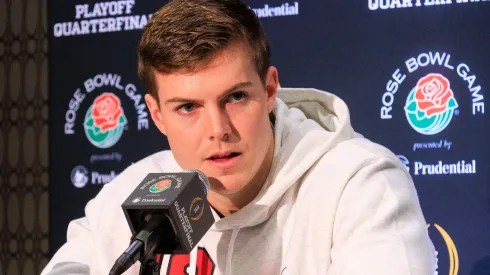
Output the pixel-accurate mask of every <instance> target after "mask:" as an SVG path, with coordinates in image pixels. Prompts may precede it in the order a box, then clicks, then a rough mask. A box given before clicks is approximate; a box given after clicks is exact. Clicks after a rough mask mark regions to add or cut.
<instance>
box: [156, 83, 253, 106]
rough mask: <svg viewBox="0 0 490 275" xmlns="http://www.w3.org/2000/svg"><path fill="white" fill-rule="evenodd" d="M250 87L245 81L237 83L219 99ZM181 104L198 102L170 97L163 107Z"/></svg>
mask: <svg viewBox="0 0 490 275" xmlns="http://www.w3.org/2000/svg"><path fill="white" fill-rule="evenodd" d="M251 85H252V82H251V81H245V82H240V83H237V84H235V85H233V86H232V87H230V88H228V89H226V90H225V91H224V92H223V93H222V95H221V96H220V97H223V96H225V95H227V94H229V93H230V92H232V91H234V90H238V89H241V88H245V87H248V86H251ZM182 102H185V103H197V102H199V101H198V100H194V99H189V98H184V97H172V98H170V99H168V100H166V101H165V105H167V104H170V103H182Z"/></svg>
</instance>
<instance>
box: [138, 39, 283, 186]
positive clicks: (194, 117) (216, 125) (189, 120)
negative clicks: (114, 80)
mask: <svg viewBox="0 0 490 275" xmlns="http://www.w3.org/2000/svg"><path fill="white" fill-rule="evenodd" d="M155 82H156V84H157V87H158V95H159V102H158V103H157V102H156V101H155V100H154V99H153V97H151V96H149V95H147V97H146V100H147V104H148V106H149V108H150V112H151V114H152V118H153V120H154V122H155V124H156V126H157V127H158V128H159V129H160V131H161V132H162V133H163V134H165V135H166V136H167V138H168V141H169V145H170V148H171V150H172V152H173V154H174V156H175V159H176V160H177V162H178V164H179V165H180V166H181V167H182V168H183V169H191V168H192V169H198V170H201V171H202V172H204V174H206V175H207V176H208V177H209V178H210V179H211V189H212V190H213V191H215V192H218V193H221V194H225V195H226V194H233V193H236V192H238V191H240V190H241V189H242V188H243V187H245V186H246V184H247V183H249V181H250V180H251V179H252V178H253V177H254V176H255V175H256V174H257V172H258V171H259V170H260V168H261V167H263V166H264V165H267V164H266V163H264V162H265V161H264V160H265V159H266V154H267V153H268V152H269V155H270V150H273V148H271V141H272V139H273V137H272V130H271V125H270V121H269V116H268V114H269V112H271V111H272V109H273V107H274V100H275V97H276V91H277V86H278V77H277V70H276V69H275V68H274V67H271V68H270V69H269V71H268V74H267V77H266V85H265V87H264V85H263V83H262V82H261V80H260V77H259V75H258V73H257V71H256V70H255V67H254V66H253V63H252V59H251V57H250V54H249V51H247V50H246V48H245V47H243V46H242V45H240V44H234V45H232V46H230V47H228V48H227V49H226V50H225V51H223V52H221V53H220V54H219V55H218V56H216V58H215V59H214V60H213V61H212V62H211V63H210V64H208V65H207V66H206V67H203V68H202V69H200V70H198V71H197V72H193V73H186V72H182V73H172V74H169V75H165V74H160V73H158V72H156V74H155ZM272 144H273V143H272ZM267 161H270V160H267Z"/></svg>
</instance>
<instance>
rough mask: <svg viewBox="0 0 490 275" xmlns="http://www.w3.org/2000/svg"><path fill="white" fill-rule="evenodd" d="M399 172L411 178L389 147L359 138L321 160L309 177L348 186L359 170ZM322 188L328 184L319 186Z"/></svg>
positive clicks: (327, 153) (339, 147)
mask: <svg viewBox="0 0 490 275" xmlns="http://www.w3.org/2000/svg"><path fill="white" fill-rule="evenodd" d="M387 168H388V169H396V170H398V171H399V174H400V176H402V175H404V177H405V178H406V179H409V178H410V175H409V173H408V171H407V169H406V167H405V166H404V164H403V163H402V162H401V161H400V159H399V158H398V157H397V156H396V155H395V153H394V152H392V151H391V150H390V149H388V148H387V147H385V146H383V145H381V144H379V143H376V142H373V141H371V140H369V139H366V138H364V137H356V138H352V139H348V140H345V141H343V142H340V143H339V144H337V146H335V147H334V148H332V149H331V150H330V151H328V152H326V153H325V154H324V155H323V156H322V157H321V158H320V159H318V160H317V162H316V163H315V165H314V166H313V167H312V169H311V170H310V172H309V173H308V175H309V176H313V178H315V179H320V178H321V177H323V178H324V179H325V178H328V179H329V182H330V183H331V184H334V185H339V188H343V187H340V186H341V185H345V184H347V183H348V182H349V181H350V180H351V179H352V178H353V177H354V176H355V175H356V174H358V173H359V171H362V170H366V169H368V170H372V171H373V173H378V172H383V171H384V170H385V169H387ZM319 186H322V188H325V185H322V184H319Z"/></svg>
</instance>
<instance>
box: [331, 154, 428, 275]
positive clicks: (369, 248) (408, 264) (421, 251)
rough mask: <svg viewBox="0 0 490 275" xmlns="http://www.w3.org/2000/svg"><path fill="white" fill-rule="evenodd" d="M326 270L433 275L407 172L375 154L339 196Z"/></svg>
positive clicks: (376, 274)
mask: <svg viewBox="0 0 490 275" xmlns="http://www.w3.org/2000/svg"><path fill="white" fill-rule="evenodd" d="M331 260H332V262H331V267H330V269H329V271H328V275H340V274H342V275H355V274H363V275H393V274H397V275H425V274H427V275H429V274H430V275H432V274H434V271H435V251H434V247H433V244H432V242H431V240H430V238H429V235H428V231H427V226H426V222H425V219H424V217H423V214H422V210H421V207H420V204H419V201H418V197H417V193H416V190H415V187H414V184H413V181H412V179H411V177H410V176H409V175H408V174H407V173H406V171H405V170H404V168H403V167H401V166H400V165H398V164H397V163H396V162H394V161H393V160H391V159H389V158H387V157H376V158H374V159H372V160H371V161H370V162H369V163H367V164H366V165H364V166H363V167H362V168H361V169H359V170H358V171H357V173H356V174H355V175H353V176H352V177H351V179H350V180H349V181H348V183H347V185H346V186H345V189H344V191H343V193H342V196H341V198H340V201H339V204H338V209H337V214H336V218H335V225H334V232H333V247H332V253H331Z"/></svg>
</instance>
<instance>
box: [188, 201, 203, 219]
mask: <svg viewBox="0 0 490 275" xmlns="http://www.w3.org/2000/svg"><path fill="white" fill-rule="evenodd" d="M203 213H204V201H203V199H202V198H200V197H196V198H195V199H193V200H192V202H191V206H190V207H189V218H191V220H194V221H198V220H199V219H200V218H201V217H202V215H203Z"/></svg>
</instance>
